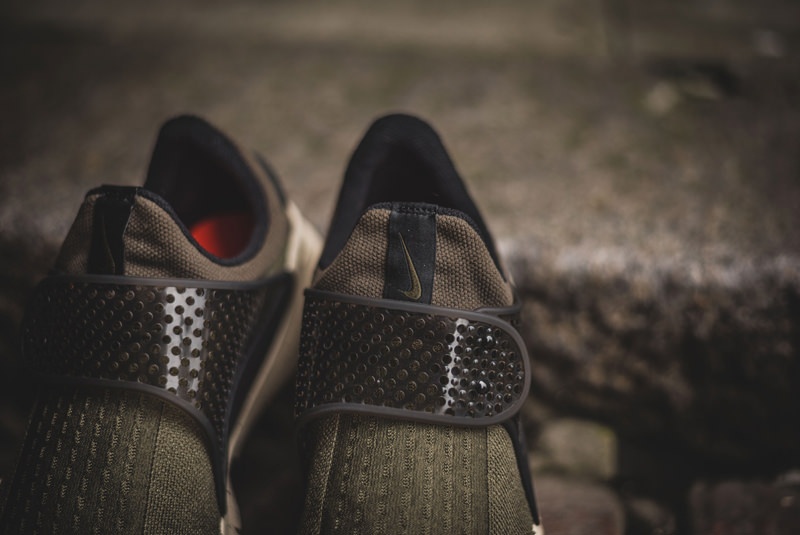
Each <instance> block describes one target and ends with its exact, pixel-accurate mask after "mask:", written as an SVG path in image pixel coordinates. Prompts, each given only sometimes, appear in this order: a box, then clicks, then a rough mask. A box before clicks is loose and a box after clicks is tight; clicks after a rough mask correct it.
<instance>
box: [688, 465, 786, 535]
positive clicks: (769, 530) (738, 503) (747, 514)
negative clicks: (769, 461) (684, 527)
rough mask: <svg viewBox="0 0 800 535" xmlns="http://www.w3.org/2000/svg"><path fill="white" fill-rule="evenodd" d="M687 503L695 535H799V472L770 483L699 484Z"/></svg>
mask: <svg viewBox="0 0 800 535" xmlns="http://www.w3.org/2000/svg"><path fill="white" fill-rule="evenodd" d="M689 503H690V509H691V517H692V529H693V533H694V534H695V535H716V534H718V533H730V534H733V535H795V534H797V533H800V472H798V471H795V472H790V473H787V474H785V475H783V476H781V477H779V478H778V479H777V480H775V481H773V482H765V481H759V480H726V481H720V482H710V481H702V482H698V483H696V484H695V485H694V486H693V487H692V489H691V491H690V494H689Z"/></svg>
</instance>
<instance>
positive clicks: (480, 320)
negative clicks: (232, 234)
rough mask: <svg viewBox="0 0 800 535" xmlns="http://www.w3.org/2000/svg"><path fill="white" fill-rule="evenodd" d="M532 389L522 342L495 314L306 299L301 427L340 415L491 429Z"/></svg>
mask: <svg viewBox="0 0 800 535" xmlns="http://www.w3.org/2000/svg"><path fill="white" fill-rule="evenodd" d="M498 312H504V313H507V310H505V309H503V310H498ZM529 384H530V377H529V373H528V356H527V352H526V351H525V346H524V343H523V342H522V339H521V338H520V336H519V334H518V333H517V332H516V330H515V329H514V328H513V327H512V325H511V324H510V323H509V322H506V321H504V320H502V319H500V318H499V317H498V316H496V315H491V314H488V313H476V312H466V311H461V310H452V309H446V308H441V307H435V306H430V305H419V304H413V303H405V302H400V301H389V300H376V299H367V298H360V297H353V296H344V295H337V294H332V293H329V292H320V291H311V290H309V291H307V292H306V304H305V309H304V312H303V329H302V335H301V341H300V361H299V371H298V378H297V390H296V394H297V396H296V406H295V412H296V415H297V416H298V417H300V418H303V419H307V418H310V417H312V416H314V415H315V414H320V413H325V412H333V411H341V412H361V413H370V414H377V415H382V416H394V417H399V418H404V419H412V420H421V421H429V422H436V423H446V424H451V425H466V426H485V425H490V424H494V423H498V422H501V421H503V420H506V419H508V418H510V417H512V416H513V415H514V414H515V413H516V412H517V411H518V410H519V408H520V406H521V405H522V403H523V402H524V400H525V397H526V396H527V394H528V388H529Z"/></svg>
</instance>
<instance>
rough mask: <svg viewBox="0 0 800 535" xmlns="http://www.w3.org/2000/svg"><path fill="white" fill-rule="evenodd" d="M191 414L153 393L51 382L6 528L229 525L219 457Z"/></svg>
mask: <svg viewBox="0 0 800 535" xmlns="http://www.w3.org/2000/svg"><path fill="white" fill-rule="evenodd" d="M187 418H188V417H187V416H185V415H184V414H183V413H182V412H181V411H180V410H178V409H175V408H174V407H172V406H171V405H168V404H166V403H164V402H163V401H160V400H157V399H154V398H153V397H151V396H148V395H145V394H140V393H134V392H128V391H122V390H113V389H96V390H90V389H86V388H75V387H50V388H47V389H44V390H43V391H42V392H41V394H40V396H39V397H38V399H37V402H36V405H35V407H34V409H33V411H32V414H31V423H30V426H29V428H28V433H27V435H26V437H25V442H24V445H23V448H22V456H21V458H20V461H19V464H18V466H17V470H16V473H15V474H14V477H13V479H12V480H11V482H10V483H11V484H10V486H9V490H8V493H7V501H6V504H5V508H4V510H3V512H2V516H1V517H0V533H3V534H28V533H30V534H42V535H45V534H47V535H50V534H59V533H70V534H71V533H81V534H108V533H125V534H127V533H136V534H147V535H149V534H153V535H155V534H163V533H173V534H178V535H183V534H186V535H189V534H212V533H213V534H217V533H219V510H218V508H217V503H216V497H215V494H214V482H213V476H212V474H211V464H210V459H209V457H208V454H207V453H206V448H205V444H204V441H203V437H202V435H201V434H200V432H199V430H198V429H197V427H196V425H194V424H193V423H192V422H187Z"/></svg>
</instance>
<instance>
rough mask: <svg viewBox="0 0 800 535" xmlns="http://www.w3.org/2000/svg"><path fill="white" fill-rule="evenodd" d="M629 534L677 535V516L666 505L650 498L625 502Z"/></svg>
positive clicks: (637, 498)
mask: <svg viewBox="0 0 800 535" xmlns="http://www.w3.org/2000/svg"><path fill="white" fill-rule="evenodd" d="M624 504H625V511H626V513H627V516H626V526H627V529H628V533H636V534H637V535H676V534H677V533H678V531H677V523H676V519H675V514H674V513H673V512H672V511H670V510H669V509H667V508H666V507H665V506H664V505H662V504H660V503H657V502H655V501H653V500H651V499H648V498H641V497H636V498H628V499H626V500H624Z"/></svg>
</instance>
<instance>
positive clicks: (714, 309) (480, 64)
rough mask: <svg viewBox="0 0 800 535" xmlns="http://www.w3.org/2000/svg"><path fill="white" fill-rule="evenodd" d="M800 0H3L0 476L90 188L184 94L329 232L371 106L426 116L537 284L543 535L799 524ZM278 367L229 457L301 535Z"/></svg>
mask: <svg viewBox="0 0 800 535" xmlns="http://www.w3.org/2000/svg"><path fill="white" fill-rule="evenodd" d="M799 96H800V4H798V3H797V2H794V1H792V0H764V1H762V2H751V1H746V0H655V1H638V2H635V1H633V0H535V1H533V0H503V1H499V2H479V1H477V0H458V1H456V0H446V1H439V2H423V1H421V0H411V1H406V2H374V1H373V2H369V1H367V0H345V1H335V2H323V1H321V0H315V1H310V2H289V1H266V0H264V1H257V0H251V1H245V0H237V1H231V2H212V1H196V2H189V1H187V0H178V1H172V2H168V3H164V2H156V1H153V0H143V1H140V2H101V1H99V0H76V1H73V2H66V3H65V2H55V1H51V0H45V1H37V2H22V1H20V0H11V1H7V2H4V3H3V4H2V5H0V477H1V478H3V479H6V478H8V477H9V475H10V473H11V470H12V469H13V463H14V457H15V455H16V450H17V448H18V446H19V443H20V440H21V436H22V433H23V432H24V428H25V419H26V413H27V411H28V409H29V407H30V403H31V402H32V399H33V392H34V389H35V381H33V380H32V378H30V377H29V376H28V375H26V374H25V373H24V371H23V368H22V362H21V358H20V355H19V351H18V347H17V331H18V328H19V323H20V321H21V317H22V311H23V307H24V302H25V299H26V297H27V295H28V293H29V291H30V288H31V287H32V285H33V284H34V283H35V282H36V281H37V280H38V279H39V278H41V277H42V276H43V275H44V274H45V273H46V271H47V269H48V268H49V266H50V265H51V263H52V261H53V259H54V256H55V253H56V251H57V248H58V246H59V244H60V242H61V240H62V239H63V237H64V235H65V234H66V231H67V229H68V228H69V225H70V223H71V220H72V218H73V217H74V215H75V212H76V210H77V208H78V206H79V204H80V201H81V198H82V196H83V194H84V193H85V192H86V191H87V190H88V189H89V188H91V187H94V186H96V185H99V184H102V183H117V184H141V182H142V181H143V177H144V172H145V169H146V166H147V161H148V157H149V152H150V150H151V148H152V144H153V141H154V136H155V133H156V131H157V129H158V127H159V125H160V123H161V122H162V121H163V120H164V119H166V118H168V117H170V116H172V115H175V114H177V113H181V112H192V113H195V114H198V115H201V116H203V117H205V118H207V119H209V120H210V121H211V122H212V123H214V124H216V125H217V126H219V127H221V128H222V129H224V130H226V131H228V132H229V133H231V134H232V135H233V137H235V138H236V139H237V140H239V141H240V143H241V144H242V145H243V146H245V147H249V148H252V149H255V150H258V151H259V152H260V153H261V154H263V155H264V156H266V158H267V159H269V160H270V161H271V163H272V164H273V166H274V167H275V168H276V169H277V171H278V172H279V174H280V175H281V176H282V177H283V180H284V182H285V185H286V188H287V189H288V191H289V193H290V194H291V196H292V197H293V198H294V199H295V201H296V202H297V203H298V204H299V206H300V208H301V209H302V210H304V211H305V213H306V214H308V216H309V217H310V218H311V219H312V221H313V222H314V223H315V224H316V225H317V226H318V227H319V229H320V230H322V231H324V230H325V228H326V227H327V224H328V218H329V217H330V214H331V212H332V208H333V202H334V199H335V195H336V192H337V190H338V187H339V181H340V177H341V174H342V171H343V169H344V166H345V164H346V161H347V158H348V156H349V154H350V151H352V149H353V147H354V146H355V144H356V142H357V141H358V140H359V139H360V136H361V134H362V133H363V131H364V129H365V128H366V127H367V125H368V123H369V122H370V121H371V120H372V119H373V118H374V117H376V116H377V115H380V114H383V113H386V112H390V111H406V112H411V113H415V114H418V115H420V116H422V117H423V118H426V119H428V120H429V121H431V122H432V123H433V125H434V126H435V127H436V128H437V129H438V130H439V132H440V134H441V135H442V136H443V138H444V140H445V143H446V145H447V146H448V147H449V149H450V151H451V155H452V156H453V158H454V160H455V162H456V164H457V166H458V167H459V169H460V171H461V172H462V174H463V175H464V177H465V179H466V181H467V183H468V186H469V188H470V189H471V191H472V192H473V194H474V195H475V197H476V199H477V201H478V204H479V205H480V207H481V208H482V209H483V210H484V212H485V214H486V218H487V220H488V222H489V225H490V227H491V228H492V229H493V231H494V233H495V234H496V236H497V238H498V241H499V243H500V247H501V249H502V252H503V254H504V256H505V257H506V258H507V260H508V262H509V265H510V268H511V270H512V272H513V273H514V276H515V279H516V281H517V284H518V286H519V289H520V295H521V296H522V298H523V299H524V300H525V316H524V322H523V330H524V335H525V337H526V338H527V341H528V343H529V346H530V349H531V358H532V362H533V369H534V377H533V388H532V394H531V399H530V400H529V403H528V406H527V407H526V409H525V416H524V418H525V422H526V424H527V432H528V436H529V445H530V447H531V452H530V463H531V467H532V469H533V470H534V477H535V483H536V489H537V494H538V497H539V502H540V507H541V510H542V513H543V517H544V520H545V526H546V529H547V533H548V534H549V535H559V534H576V535H581V534H587V533H594V534H598V535H605V534H616V535H622V534H627V535H638V534H657V533H658V534H671V533H680V534H684V533H690V534H697V535H699V534H711V533H713V534H724V533H737V534H753V535H762V534H763V535H771V534H790V533H793V534H796V533H800V447H798V444H800V424H799V423H798V422H800V395H798V387H800V363H798V357H799V355H798V352H799V351H800V232H798V228H800V227H799V226H798V224H800V97H799ZM291 402H292V392H291V387H290V386H289V387H287V388H286V389H285V390H284V392H283V394H282V395H281V396H280V397H279V399H277V400H276V402H275V404H274V405H273V407H272V408H271V409H270V410H269V411H268V413H267V414H266V415H265V416H264V418H263V421H262V424H263V425H261V426H260V427H259V429H258V431H257V432H256V434H255V436H254V437H253V438H252V440H251V441H250V443H249V445H248V446H247V448H246V451H245V453H244V456H243V458H242V459H241V460H240V462H239V464H238V465H237V467H236V477H237V482H238V485H239V496H240V501H241V505H242V509H243V514H244V521H245V528H246V529H245V532H246V533H248V534H252V533H279V534H282V533H292V530H293V528H294V525H295V522H296V519H297V515H298V514H299V511H300V508H301V505H302V504H301V500H302V477H301V468H300V464H299V459H298V456H297V452H296V450H295V447H294V437H293V430H292V420H291Z"/></svg>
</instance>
